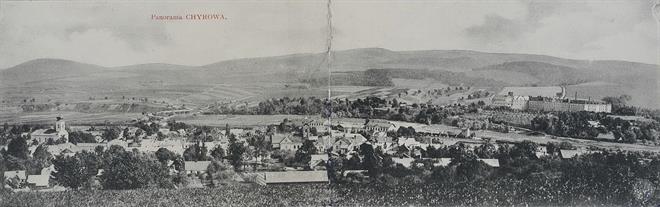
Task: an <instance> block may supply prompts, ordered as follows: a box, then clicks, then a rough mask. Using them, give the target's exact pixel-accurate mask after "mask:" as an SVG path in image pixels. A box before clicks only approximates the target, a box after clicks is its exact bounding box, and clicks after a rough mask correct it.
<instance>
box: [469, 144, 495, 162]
mask: <svg viewBox="0 0 660 207" xmlns="http://www.w3.org/2000/svg"><path fill="white" fill-rule="evenodd" d="M495 150H497V149H496V148H495V145H493V144H491V143H484V144H482V145H480V146H479V147H477V148H475V149H474V154H476V155H477V157H480V158H485V159H490V158H493V156H494V155H495Z"/></svg>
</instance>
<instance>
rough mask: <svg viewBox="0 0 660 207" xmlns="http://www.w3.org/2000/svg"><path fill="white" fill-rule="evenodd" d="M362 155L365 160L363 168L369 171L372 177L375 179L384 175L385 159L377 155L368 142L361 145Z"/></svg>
mask: <svg viewBox="0 0 660 207" xmlns="http://www.w3.org/2000/svg"><path fill="white" fill-rule="evenodd" d="M360 155H361V156H362V157H363V158H364V159H363V160H362V167H363V169H365V170H367V173H368V174H369V176H370V177H372V178H375V177H377V176H378V175H380V174H381V173H382V170H383V158H382V157H380V156H379V155H378V154H376V151H375V150H374V147H373V145H371V144H370V143H368V142H365V143H363V144H362V145H360Z"/></svg>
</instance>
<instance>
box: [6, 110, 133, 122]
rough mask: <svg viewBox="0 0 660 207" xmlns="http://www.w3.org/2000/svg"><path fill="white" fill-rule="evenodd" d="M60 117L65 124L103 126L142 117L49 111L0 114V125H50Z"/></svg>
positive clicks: (122, 114)
mask: <svg viewBox="0 0 660 207" xmlns="http://www.w3.org/2000/svg"><path fill="white" fill-rule="evenodd" d="M57 116H61V117H64V119H65V120H66V121H67V124H83V125H90V124H103V123H105V122H110V123H117V122H128V121H131V120H133V119H137V118H140V117H142V114H141V113H111V112H108V113H81V112H72V111H49V112H35V113H0V123H5V122H6V123H10V124H15V123H31V124H52V123H55V117H57Z"/></svg>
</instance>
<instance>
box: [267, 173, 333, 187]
mask: <svg viewBox="0 0 660 207" xmlns="http://www.w3.org/2000/svg"><path fill="white" fill-rule="evenodd" d="M263 176H264V178H265V180H266V183H267V184H278V183H279V184H284V183H327V182H328V174H327V172H326V171H286V172H264V173H263Z"/></svg>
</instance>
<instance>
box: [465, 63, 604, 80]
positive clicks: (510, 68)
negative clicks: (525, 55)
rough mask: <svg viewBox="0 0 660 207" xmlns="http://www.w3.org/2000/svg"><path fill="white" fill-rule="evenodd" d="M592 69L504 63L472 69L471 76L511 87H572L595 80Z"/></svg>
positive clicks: (594, 71)
mask: <svg viewBox="0 0 660 207" xmlns="http://www.w3.org/2000/svg"><path fill="white" fill-rule="evenodd" d="M594 73H598V71H596V70H593V69H577V68H572V67H567V66H560V65H554V64H550V63H543V62H532V61H519V62H505V63H502V64H496V65H489V66H486V67H481V68H476V69H473V73H472V74H473V75H475V76H478V77H482V78H491V79H495V80H500V81H503V82H507V83H509V84H512V85H572V84H580V83H586V82H589V81H594V80H597V79H598V78H596V77H593V76H592V75H591V74H594Z"/></svg>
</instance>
